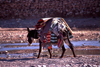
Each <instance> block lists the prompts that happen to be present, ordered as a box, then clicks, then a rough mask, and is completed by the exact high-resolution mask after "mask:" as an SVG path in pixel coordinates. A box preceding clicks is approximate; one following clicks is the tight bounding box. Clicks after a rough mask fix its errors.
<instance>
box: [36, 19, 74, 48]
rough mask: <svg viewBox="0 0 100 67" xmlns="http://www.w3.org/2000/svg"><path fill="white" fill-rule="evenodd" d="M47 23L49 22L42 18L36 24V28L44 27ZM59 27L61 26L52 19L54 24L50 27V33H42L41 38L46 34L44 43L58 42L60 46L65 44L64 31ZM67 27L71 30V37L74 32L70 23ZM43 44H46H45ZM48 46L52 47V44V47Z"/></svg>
mask: <svg viewBox="0 0 100 67" xmlns="http://www.w3.org/2000/svg"><path fill="white" fill-rule="evenodd" d="M46 23H47V22H45V21H44V20H42V19H40V20H39V21H38V23H37V24H36V25H35V28H36V29H39V28H41V29H42V28H43V27H44V26H45V25H46ZM64 23H65V21H64ZM60 26H61V25H60ZM58 27H59V26H58V25H57V24H55V23H54V22H53V21H52V24H51V27H50V29H49V31H48V33H46V34H45V35H40V38H41V36H44V39H43V43H56V44H57V46H58V47H61V46H62V45H63V31H60V30H59V28H58ZM66 29H67V30H69V35H70V38H72V32H71V31H70V29H69V26H68V25H67V26H66ZM59 31H60V32H59ZM43 46H45V45H43ZM48 48H52V46H51V45H50V47H48Z"/></svg>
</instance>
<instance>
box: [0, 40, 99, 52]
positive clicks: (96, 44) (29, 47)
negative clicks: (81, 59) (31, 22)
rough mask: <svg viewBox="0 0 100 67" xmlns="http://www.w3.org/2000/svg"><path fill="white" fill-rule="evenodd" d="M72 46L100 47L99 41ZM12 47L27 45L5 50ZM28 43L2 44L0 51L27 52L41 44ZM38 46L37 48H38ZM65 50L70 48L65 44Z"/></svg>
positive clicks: (73, 42) (79, 42) (78, 42)
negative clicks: (30, 44)
mask: <svg viewBox="0 0 100 67" xmlns="http://www.w3.org/2000/svg"><path fill="white" fill-rule="evenodd" d="M72 44H73V45H74V46H83V45H84V46H87V45H91V46H100V42H99V41H72ZM7 45H9V46H12V45H26V47H16V48H5V47H4V46H7ZM27 45H28V43H12V44H11V43H8V44H0V51H9V50H25V49H39V46H38V45H39V43H32V46H27ZM36 45H37V46H36ZM64 46H65V48H69V47H68V46H67V45H66V44H65V43H64ZM53 48H55V49H56V48H58V47H57V46H54V45H53Z"/></svg>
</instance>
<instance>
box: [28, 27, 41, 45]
mask: <svg viewBox="0 0 100 67" xmlns="http://www.w3.org/2000/svg"><path fill="white" fill-rule="evenodd" d="M27 31H28V34H27V38H28V42H29V44H31V43H32V42H33V39H38V38H39V37H38V32H37V30H29V28H27Z"/></svg>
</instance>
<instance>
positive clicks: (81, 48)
mask: <svg viewBox="0 0 100 67" xmlns="http://www.w3.org/2000/svg"><path fill="white" fill-rule="evenodd" d="M72 44H74V47H75V48H74V49H75V53H76V54H77V55H100V42H99V41H72ZM64 46H65V48H66V50H67V52H66V53H65V55H67V56H68V55H69V56H70V55H72V53H71V50H70V49H69V47H68V46H67V45H66V44H64ZM37 49H39V43H32V45H31V46H28V43H13V44H12V43H8V44H0V53H1V54H0V58H28V57H33V56H37V55H38V50H37ZM21 50H23V51H24V50H27V52H20V51H21ZM34 50H36V51H34ZM14 51H16V52H14ZM18 51H19V52H20V53H17V52H18ZM28 51H30V53H29V52H28ZM12 52H13V53H12ZM52 53H53V54H54V55H55V56H60V54H61V48H60V49H58V47H57V46H53V50H52ZM46 54H47V55H46ZM42 55H46V56H48V51H47V49H44V50H43V51H42Z"/></svg>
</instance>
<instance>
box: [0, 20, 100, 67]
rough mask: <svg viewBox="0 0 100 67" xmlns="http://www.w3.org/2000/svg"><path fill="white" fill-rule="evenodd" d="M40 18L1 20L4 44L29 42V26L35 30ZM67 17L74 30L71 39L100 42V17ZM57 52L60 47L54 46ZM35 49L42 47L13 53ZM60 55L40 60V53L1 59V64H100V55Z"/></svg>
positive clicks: (77, 66)
mask: <svg viewBox="0 0 100 67" xmlns="http://www.w3.org/2000/svg"><path fill="white" fill-rule="evenodd" d="M37 20H38V19H36V20H26V19H24V20H22V19H10V20H0V27H1V28H0V43H1V44H2V43H28V42H27V30H26V27H31V29H33V27H34V25H35V24H36V22H37ZM66 20H67V22H68V24H69V26H70V27H71V29H72V30H73V36H74V37H73V38H72V39H70V40H71V41H79V40H85V41H87V40H97V41H98V42H100V18H78V19H77V18H76V19H73V18H71V19H66ZM33 22H35V23H34V25H32V24H33ZM37 42H38V40H37ZM77 48H100V47H97V46H82V47H75V49H77ZM53 51H54V52H57V53H58V51H59V49H54V50H53ZM32 52H33V53H38V50H20V51H11V52H9V53H32ZM66 52H67V51H66ZM59 56H60V55H53V57H52V58H51V59H50V58H49V55H48V54H45V53H44V55H41V58H40V59H37V58H36V57H37V55H34V56H33V57H27V58H0V67H100V55H77V57H75V58H74V57H73V56H72V55H64V57H63V58H62V59H60V58H59Z"/></svg>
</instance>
